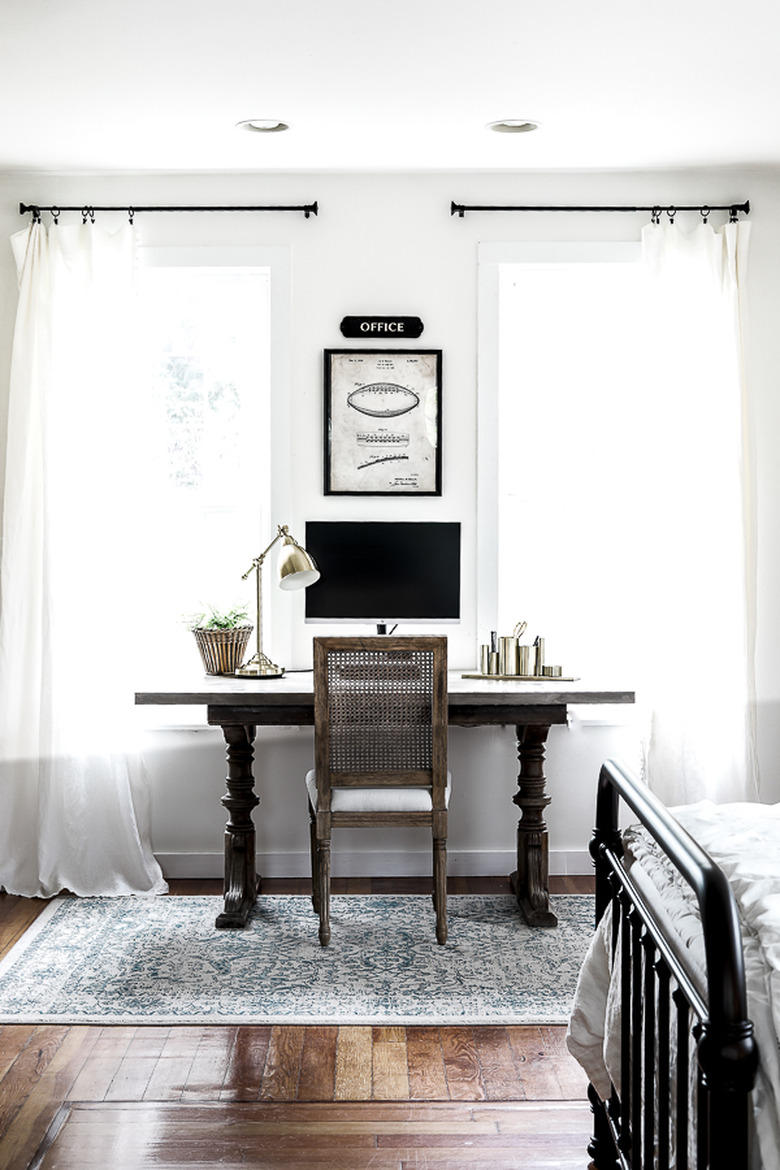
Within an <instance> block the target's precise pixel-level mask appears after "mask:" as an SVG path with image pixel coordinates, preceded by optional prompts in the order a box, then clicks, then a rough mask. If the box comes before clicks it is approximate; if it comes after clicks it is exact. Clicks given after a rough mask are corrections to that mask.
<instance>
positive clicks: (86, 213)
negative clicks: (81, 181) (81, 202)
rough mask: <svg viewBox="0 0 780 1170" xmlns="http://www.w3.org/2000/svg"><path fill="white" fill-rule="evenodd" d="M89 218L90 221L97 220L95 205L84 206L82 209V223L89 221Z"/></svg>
mask: <svg viewBox="0 0 780 1170" xmlns="http://www.w3.org/2000/svg"><path fill="white" fill-rule="evenodd" d="M87 220H89V222H90V223H94V222H95V209H94V207H82V209H81V222H82V224H85V223H86V222H87Z"/></svg>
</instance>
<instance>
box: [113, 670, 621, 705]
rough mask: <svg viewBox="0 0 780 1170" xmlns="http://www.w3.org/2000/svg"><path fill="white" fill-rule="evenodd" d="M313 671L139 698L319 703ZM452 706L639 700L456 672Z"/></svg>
mask: <svg viewBox="0 0 780 1170" xmlns="http://www.w3.org/2000/svg"><path fill="white" fill-rule="evenodd" d="M312 688H313V679H312V672H311V671H291V672H289V673H287V674H285V675H283V676H282V677H281V678H273V679H256V678H231V677H228V676H225V675H202V676H201V677H200V678H197V677H194V676H193V677H192V678H191V679H184V680H181V683H177V682H174V683H173V684H163V685H162V686H159V687H158V688H157V689H156V690H145V691H137V692H136V695H135V701H136V703H137V704H139V705H144V706H177V705H180V706H199V705H202V704H205V705H206V706H209V707H252V706H258V707H285V706H309V705H313V703H314V694H313V689H312ZM447 692H448V702H449V706H450V708H456V707H459V706H469V707H481V706H484V707H503V706H506V707H516V706H529V707H546V706H551V707H555V706H561V705H564V706H575V705H577V704H579V703H583V704H585V703H588V704H591V703H633V702H634V692H633V691H630V690H615V689H609V688H603V687H594V686H592V685H589V684H588V683H587V682H586V681H582V680H579V679H578V680H576V681H574V682H568V681H566V682H564V681H558V680H556V679H554V678H545V679H540V680H539V681H538V682H536V681H534V682H530V681H526V680H522V681H521V680H517V681H515V680H513V679H495V680H493V679H465V678H463V672H461V671H454V670H453V671H450V672H449V674H448V679H447Z"/></svg>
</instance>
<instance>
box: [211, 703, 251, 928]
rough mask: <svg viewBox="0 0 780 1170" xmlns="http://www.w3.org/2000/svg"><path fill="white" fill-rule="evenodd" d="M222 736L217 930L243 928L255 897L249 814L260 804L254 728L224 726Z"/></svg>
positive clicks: (237, 725)
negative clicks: (223, 817)
mask: <svg viewBox="0 0 780 1170" xmlns="http://www.w3.org/2000/svg"><path fill="white" fill-rule="evenodd" d="M222 734H223V735H224V737H225V743H226V744H227V764H228V768H227V785H226V786H227V792H226V793H225V795H224V796H223V797H222V803H223V805H224V806H225V808H226V809H227V810H228V822H227V825H226V826H225V903H224V909H223V911H222V913H221V914H218V915H217V922H216V925H217V926H218V927H220V928H224V927H231V926H246V923H247V919H248V917H249V914H250V911H251V909H252V907H253V905H254V903H255V898H256V897H257V887H258V879H257V874H256V873H255V826H254V822H253V821H252V810H253V809H254V807H255V806H256V805H258V804H259V803H260V801H259V798H258V796H257V794H256V792H255V780H254V775H253V774H252V760H253V757H254V748H253V744H254V739H255V729H254V727H251V726H248V725H239V724H236V725H232V724H226V725H225V726H223V728H222Z"/></svg>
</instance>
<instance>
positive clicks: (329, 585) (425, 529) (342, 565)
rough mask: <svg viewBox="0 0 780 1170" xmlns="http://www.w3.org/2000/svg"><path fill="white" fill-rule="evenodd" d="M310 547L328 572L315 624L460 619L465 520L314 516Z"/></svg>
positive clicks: (314, 603) (314, 609)
mask: <svg viewBox="0 0 780 1170" xmlns="http://www.w3.org/2000/svg"><path fill="white" fill-rule="evenodd" d="M305 545H306V549H307V551H308V552H309V553H310V554H311V556H313V557H314V560H315V561H316V563H317V567H318V568H319V570H320V579H319V581H317V582H316V583H315V584H314V585H310V586H309V588H308V589H307V590H306V621H307V622H312V623H316V622H323V623H327V622H348V623H352V624H360V623H363V622H366V623H372V624H375V625H376V626H377V627H378V629H379V631H380V632H382V633H384V632H385V631H386V628H387V626H388V625H391V624H398V623H408V622H426V623H429V624H430V623H438V622H457V621H460V524H459V523H457V522H450V521H394V520H393V521H383V520H379V521H365V520H354V521H352V520H310V521H309V522H308V523H307V524H306V539H305Z"/></svg>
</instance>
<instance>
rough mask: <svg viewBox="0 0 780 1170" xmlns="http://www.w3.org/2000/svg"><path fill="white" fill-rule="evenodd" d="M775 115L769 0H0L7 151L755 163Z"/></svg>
mask: <svg viewBox="0 0 780 1170" xmlns="http://www.w3.org/2000/svg"><path fill="white" fill-rule="evenodd" d="M779 115H780V4H778V2H777V0H740V3H739V4H738V5H734V4H731V3H728V4H727V3H726V2H725V0H654V2H652V3H648V4H639V3H636V2H635V0H590V2H585V0H534V3H530V2H529V0H473V3H467V2H466V0H388V2H386V3H379V2H378V0H64V2H63V0H0V170H9V169H16V170H47V171H70V172H79V171H91V172H97V171H117V170H119V171H182V170H185V171H212V170H218V171H261V170H322V169H325V170H376V169H379V170H418V169H423V170H442V169H444V170H460V169H462V170H472V169H487V170H504V169H511V170H518V169H544V170H547V169H560V168H563V169H600V168H609V169H613V168H620V169H623V168H629V169H646V168H670V167H673V168H674V167H687V166H695V167H701V166H745V165H751V164H758V165H765V164H775V163H780V117H779ZM253 117H266V118H278V119H281V120H283V121H285V122H288V123H289V124H290V130H289V131H288V132H286V133H282V134H265V135H260V134H250V133H247V132H246V131H240V130H237V129H235V124H236V123H237V122H238V121H240V120H241V119H244V118H253ZM501 118H530V119H534V120H537V121H539V122H540V123H541V128H540V129H539V130H538V131H536V132H535V133H533V134H496V133H492V132H490V131H488V130H486V129H485V125H486V123H488V122H490V121H493V120H496V119H501Z"/></svg>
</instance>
